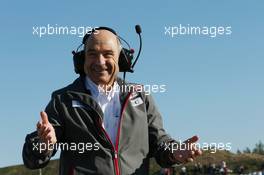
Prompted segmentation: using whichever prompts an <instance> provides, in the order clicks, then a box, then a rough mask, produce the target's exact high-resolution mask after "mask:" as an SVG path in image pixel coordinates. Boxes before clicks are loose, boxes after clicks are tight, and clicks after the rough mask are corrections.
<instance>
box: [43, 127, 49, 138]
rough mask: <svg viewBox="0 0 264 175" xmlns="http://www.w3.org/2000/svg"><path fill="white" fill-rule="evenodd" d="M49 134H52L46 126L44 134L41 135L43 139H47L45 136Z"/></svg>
mask: <svg viewBox="0 0 264 175" xmlns="http://www.w3.org/2000/svg"><path fill="white" fill-rule="evenodd" d="M48 133H50V129H49V127H47V126H46V127H45V128H44V129H43V132H42V133H41V137H43V138H45V136H46V135H47V134H48Z"/></svg>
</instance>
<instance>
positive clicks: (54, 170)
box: [0, 151, 264, 175]
mask: <svg viewBox="0 0 264 175" xmlns="http://www.w3.org/2000/svg"><path fill="white" fill-rule="evenodd" d="M222 161H225V162H226V163H227V166H228V168H229V169H232V170H236V169H237V168H238V167H239V166H240V165H243V166H244V167H245V170H246V172H252V171H255V170H260V168H261V167H262V166H263V165H264V155H258V154H233V153H230V152H227V151H217V152H216V153H210V152H204V153H203V155H202V156H200V157H199V158H197V159H196V160H195V162H193V163H188V164H186V165H185V166H186V167H187V170H190V169H192V167H193V166H194V164H195V163H198V162H199V163H201V164H202V165H209V164H210V163H215V164H220V163H221V162H222ZM58 166H59V164H58V160H53V161H50V163H49V164H48V166H47V167H45V168H44V169H42V175H56V174H58ZM180 168H181V166H178V167H176V169H177V170H179V169H180ZM159 170H160V166H159V165H158V164H156V162H155V160H154V159H152V160H151V163H150V175H157V174H158V172H159ZM0 174H1V175H39V170H33V171H32V170H28V169H26V168H25V167H24V166H23V165H16V166H10V167H5V168H0Z"/></svg>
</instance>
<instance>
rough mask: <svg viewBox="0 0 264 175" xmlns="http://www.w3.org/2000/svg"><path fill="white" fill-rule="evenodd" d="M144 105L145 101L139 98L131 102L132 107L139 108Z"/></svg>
mask: <svg viewBox="0 0 264 175" xmlns="http://www.w3.org/2000/svg"><path fill="white" fill-rule="evenodd" d="M142 103H143V100H142V98H141V97H137V98H135V99H133V100H131V104H132V106H138V105H141V104H142Z"/></svg>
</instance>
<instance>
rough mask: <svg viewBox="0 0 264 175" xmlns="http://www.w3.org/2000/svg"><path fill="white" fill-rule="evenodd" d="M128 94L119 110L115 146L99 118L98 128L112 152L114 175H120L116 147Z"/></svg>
mask: <svg viewBox="0 0 264 175" xmlns="http://www.w3.org/2000/svg"><path fill="white" fill-rule="evenodd" d="M130 94H131V93H129V94H128V95H127V97H126V99H125V102H124V105H123V106H122V108H121V115H120V119H119V123H118V130H117V137H116V144H115V146H114V144H113V142H112V141H111V139H110V137H109V135H108V133H107V132H106V130H105V129H104V128H103V125H102V124H103V122H102V119H101V118H99V126H100V128H101V130H102V131H103V133H104V134H105V136H106V138H107V140H108V141H109V142H110V143H111V146H112V151H113V154H114V155H113V159H114V160H113V161H114V167H115V174H116V175H120V168H119V162H118V145H119V136H120V131H121V120H122V118H123V117H122V116H123V113H124V111H125V108H126V106H127V103H128V100H129V97H130Z"/></svg>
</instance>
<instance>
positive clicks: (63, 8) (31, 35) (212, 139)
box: [0, 0, 264, 167]
mask: <svg viewBox="0 0 264 175" xmlns="http://www.w3.org/2000/svg"><path fill="white" fill-rule="evenodd" d="M263 5H264V2H263V1H261V0H255V1H249V0H248V1H239V0H233V1H228V0H223V1H210V0H201V1H190V0H186V1H184V2H183V1H178V0H164V1H157V2H155V1H139V0H134V1H128V2H124V1H118V0H117V1H114V2H110V1H106V0H102V1H84V0H81V1H51V0H47V1H45V2H44V1H43V2H36V1H32V0H29V1H26V2H25V1H14V0H9V1H7V0H4V1H2V2H1V6H0V20H1V27H0V38H1V42H0V46H1V52H0V59H1V64H0V71H1V72H0V82H1V86H0V88H1V89H0V98H1V100H0V106H1V107H0V138H1V139H0V140H1V149H0V167H5V166H11V165H16V164H22V163H23V161H22V148H23V143H24V140H25V136H26V134H28V133H30V132H32V131H34V130H35V127H36V123H37V121H38V120H39V118H40V116H39V112H40V111H41V110H43V109H44V108H45V106H46V105H47V103H48V101H49V100H50V95H51V93H52V91H54V90H56V89H59V88H62V87H64V86H66V85H67V84H69V83H71V82H72V81H74V79H76V78H77V77H78V75H77V74H75V73H74V70H73V64H72V55H71V51H72V50H75V49H76V48H77V47H78V45H79V44H80V43H81V39H82V38H81V37H80V35H78V34H77V35H74V34H50V35H49V34H43V35H41V36H40V28H41V27H42V28H44V27H46V28H47V27H48V26H52V27H56V26H57V27H59V26H67V27H71V26H73V27H75V28H78V27H79V29H81V27H82V26H86V27H87V26H90V27H97V26H108V27H112V28H113V29H115V30H116V31H117V32H118V34H119V35H120V36H122V37H123V38H125V39H126V40H127V41H128V42H129V43H130V45H131V46H132V47H133V48H134V49H135V50H136V51H137V50H138V47H139V41H138V36H137V34H136V32H135V29H134V26H135V25H136V24H140V25H141V28H142V39H143V48H142V54H141V56H140V58H139V61H138V63H137V65H136V67H135V73H133V74H127V80H128V81H130V82H137V83H141V84H145V85H165V87H166V91H165V92H157V93H155V92H153V93H152V95H153V96H154V98H155V102H156V104H157V106H158V108H159V110H160V112H161V114H162V116H163V123H164V128H165V129H166V131H167V132H168V133H169V134H170V135H171V136H172V137H174V138H175V139H178V140H185V139H187V138H189V137H191V136H193V135H198V136H199V137H200V140H199V143H224V144H227V143H231V147H232V151H233V152H236V150H237V149H241V150H243V149H245V148H246V147H249V148H251V149H252V148H253V147H254V145H255V144H256V143H257V142H258V141H260V140H262V142H264V135H263V133H264V132H263V131H264V129H263V123H264V117H263V116H264V107H263V104H264V90H263V89H264V76H263V75H264V69H263V67H264V52H263V50H264V44H263V41H264V33H263V31H264V20H263V19H262V18H263V16H264V11H263ZM180 26H181V27H182V28H181V34H180ZM184 27H185V29H186V30H187V28H188V27H189V29H190V28H191V27H200V28H202V29H204V30H205V31H204V32H203V33H202V34H201V33H200V34H197V33H196V34H195V33H191V34H190V32H189V34H188V32H186V31H184V29H183V28H184ZM216 27H217V29H218V33H217V34H216V35H215V37H213V36H214V33H213V32H214V29H215V28H216ZM219 28H220V29H219ZM34 29H35V30H36V31H35V30H34ZM37 29H38V30H37ZM206 29H208V30H207V33H206ZM209 29H210V30H211V32H209V31H210V30H209ZM43 30H44V29H43ZM223 30H224V31H223ZM219 31H220V32H219ZM56 157H58V154H57V155H56ZM56 157H55V158H56Z"/></svg>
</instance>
